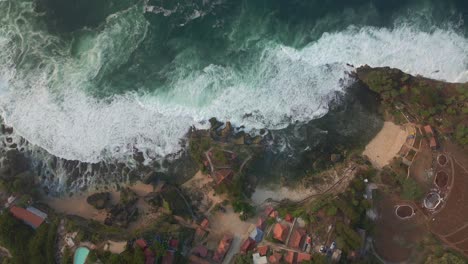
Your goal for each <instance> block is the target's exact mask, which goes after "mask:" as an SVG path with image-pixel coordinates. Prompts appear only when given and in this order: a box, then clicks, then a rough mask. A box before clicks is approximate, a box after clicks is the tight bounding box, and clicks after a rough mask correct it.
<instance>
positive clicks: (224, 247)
mask: <svg viewBox="0 0 468 264" xmlns="http://www.w3.org/2000/svg"><path fill="white" fill-rule="evenodd" d="M231 243H232V236H229V235H224V237H223V239H221V241H220V242H219V245H218V248H217V249H216V252H215V253H214V256H213V260H214V261H216V262H222V261H223V259H224V256H225V255H226V253H227V252H228V250H229V248H230V247H231Z"/></svg>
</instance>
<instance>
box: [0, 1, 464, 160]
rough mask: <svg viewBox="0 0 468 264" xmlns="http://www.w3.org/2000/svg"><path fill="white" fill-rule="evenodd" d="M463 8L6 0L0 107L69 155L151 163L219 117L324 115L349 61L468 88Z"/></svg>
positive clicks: (51, 148) (274, 120)
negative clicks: (136, 155) (138, 157)
mask: <svg viewBox="0 0 468 264" xmlns="http://www.w3.org/2000/svg"><path fill="white" fill-rule="evenodd" d="M467 6H468V4H466V1H461V0H460V1H455V0H453V1H449V0H447V1H435V0H434V1H423V0H420V1H384V0H381V1H377V0H375V1H368V0H352V1H349V0H348V1H344V0H337V1H331V0H329V1H306V0H263V1H260V0H245V1H242V0H195V1H189V0H185V1H182V0H179V1H176V0H171V1H169V0H167V1H163V0H150V1H138V0H125V1H124V0H119V1H117V0H106V1H104V0H102V1H93V0H83V1H78V0H36V1H33V0H3V1H0V109H1V115H2V117H3V118H4V120H5V122H6V123H7V124H9V125H11V126H13V127H14V129H15V131H16V133H17V134H18V135H21V136H22V137H24V138H25V139H26V140H27V141H29V142H30V143H32V144H34V145H36V146H38V147H40V148H42V149H44V150H46V151H47V152H49V153H50V154H52V155H54V156H57V157H59V158H63V159H67V160H76V161H82V162H89V163H97V162H100V161H103V160H109V159H116V160H121V161H125V160H128V159H129V158H131V157H132V155H133V153H134V150H135V149H138V150H140V151H142V152H143V155H144V158H145V159H146V160H147V161H150V160H156V159H158V158H162V157H165V156H167V155H173V154H175V153H178V152H179V151H181V150H182V149H183V147H184V145H183V143H182V141H181V140H182V139H183V138H184V136H185V135H186V133H187V132H188V130H189V129H190V127H192V126H195V127H197V128H203V127H207V125H208V123H207V120H208V119H209V118H211V117H216V118H218V119H219V120H230V121H231V122H232V123H234V124H235V125H237V126H244V127H245V129H246V130H247V131H252V132H255V131H256V130H258V129H261V128H268V129H270V130H272V131H275V130H280V129H284V128H286V127H288V126H289V125H291V124H295V123H307V122H309V121H311V120H314V119H317V118H319V117H322V116H324V115H325V114H326V113H327V112H328V111H329V102H330V100H333V98H335V95H336V93H337V92H338V93H340V92H342V91H344V90H345V89H346V87H347V86H349V85H351V84H352V83H353V80H352V79H351V78H350V77H349V75H348V73H349V72H352V71H353V70H354V67H357V66H359V65H364V64H368V65H371V66H390V67H396V68H400V69H402V70H404V71H407V72H409V73H412V74H420V75H423V76H427V77H431V78H436V79H442V80H447V81H450V82H463V81H468V38H467V37H468V35H467V34H468V31H467V28H468V27H467V26H466V24H465V23H467V20H468V7H467Z"/></svg>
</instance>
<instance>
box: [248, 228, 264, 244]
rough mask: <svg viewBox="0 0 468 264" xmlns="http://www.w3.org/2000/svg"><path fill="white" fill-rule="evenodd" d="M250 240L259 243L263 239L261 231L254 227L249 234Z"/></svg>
mask: <svg viewBox="0 0 468 264" xmlns="http://www.w3.org/2000/svg"><path fill="white" fill-rule="evenodd" d="M250 238H251V239H253V240H254V241H255V242H257V243H260V242H261V241H262V239H263V231H262V230H261V229H259V228H258V227H256V228H255V229H254V230H252V232H250Z"/></svg>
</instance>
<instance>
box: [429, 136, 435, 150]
mask: <svg viewBox="0 0 468 264" xmlns="http://www.w3.org/2000/svg"><path fill="white" fill-rule="evenodd" d="M429 146H430V147H431V148H436V147H437V141H436V139H435V138H434V137H431V139H430V140H429Z"/></svg>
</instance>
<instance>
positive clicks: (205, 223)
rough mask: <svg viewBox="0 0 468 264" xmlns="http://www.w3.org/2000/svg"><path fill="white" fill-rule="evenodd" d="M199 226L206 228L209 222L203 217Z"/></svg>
mask: <svg viewBox="0 0 468 264" xmlns="http://www.w3.org/2000/svg"><path fill="white" fill-rule="evenodd" d="M200 226H201V227H203V228H208V227H209V226H210V222H209V221H208V219H207V218H205V219H203V221H201V223H200Z"/></svg>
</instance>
